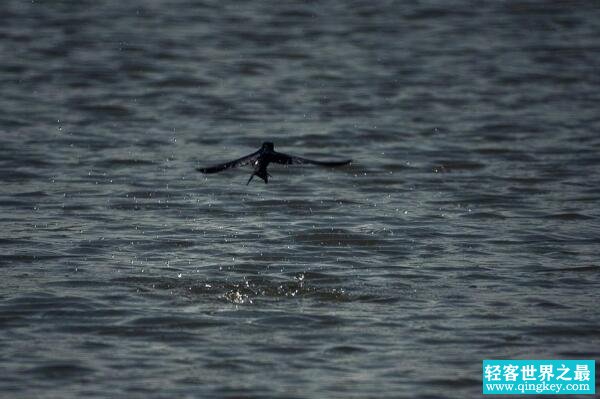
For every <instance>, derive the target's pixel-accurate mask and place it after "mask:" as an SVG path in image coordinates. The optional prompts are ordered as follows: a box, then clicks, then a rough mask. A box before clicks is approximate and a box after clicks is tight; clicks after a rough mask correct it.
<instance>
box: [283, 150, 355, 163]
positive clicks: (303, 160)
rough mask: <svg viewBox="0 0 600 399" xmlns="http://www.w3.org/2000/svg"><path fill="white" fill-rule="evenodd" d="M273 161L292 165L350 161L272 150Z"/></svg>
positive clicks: (348, 161)
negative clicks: (317, 158)
mask: <svg viewBox="0 0 600 399" xmlns="http://www.w3.org/2000/svg"><path fill="white" fill-rule="evenodd" d="M272 161H273V162H275V163H280V164H282V165H292V164H298V165H302V164H307V163H309V164H313V165H321V166H342V165H348V164H349V163H350V162H352V160H351V159H346V160H344V161H315V160H312V159H308V158H302V157H296V156H293V155H288V154H284V153H282V152H273V159H272Z"/></svg>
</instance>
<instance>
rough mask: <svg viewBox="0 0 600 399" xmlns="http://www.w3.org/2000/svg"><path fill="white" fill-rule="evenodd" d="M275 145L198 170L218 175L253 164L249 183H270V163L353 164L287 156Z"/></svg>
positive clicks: (266, 143) (348, 161) (264, 146)
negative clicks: (259, 179)
mask: <svg viewBox="0 0 600 399" xmlns="http://www.w3.org/2000/svg"><path fill="white" fill-rule="evenodd" d="M274 148H275V147H274V145H273V143H269V142H265V143H263V145H262V147H261V148H260V150H258V151H256V152H253V153H252V154H249V155H246V156H245V157H241V158H239V159H236V160H233V161H230V162H225V163H222V164H218V165H214V166H209V167H207V168H198V169H196V170H198V171H199V172H202V173H217V172H221V171H223V170H226V169H230V168H237V167H238V166H244V165H248V164H252V167H253V168H254V172H252V174H251V175H250V179H248V183H246V184H250V181H251V180H252V178H253V177H254V176H255V175H256V176H258V177H260V178H261V179H263V180H264V181H265V183H268V182H269V176H271V175H270V174H269V173H267V166H269V163H271V162H274V163H279V164H282V165H292V164H313V165H321V166H342V165H348V164H349V163H350V162H352V160H351V159H348V160H344V161H313V160H312V159H307V158H302V157H296V156H292V155H287V154H284V153H281V152H277V151H275V149H274Z"/></svg>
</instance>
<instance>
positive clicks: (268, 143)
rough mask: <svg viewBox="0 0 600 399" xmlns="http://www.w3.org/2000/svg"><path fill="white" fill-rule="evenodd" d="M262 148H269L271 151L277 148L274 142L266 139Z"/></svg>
mask: <svg viewBox="0 0 600 399" xmlns="http://www.w3.org/2000/svg"><path fill="white" fill-rule="evenodd" d="M262 148H263V150H269V151H273V149H274V148H275V146H274V145H273V143H271V142H269V141H265V142H264V143H263V144H262Z"/></svg>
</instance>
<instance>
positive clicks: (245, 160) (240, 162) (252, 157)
mask: <svg viewBox="0 0 600 399" xmlns="http://www.w3.org/2000/svg"><path fill="white" fill-rule="evenodd" d="M259 153H260V150H258V151H256V152H253V153H252V154H249V155H246V156H244V157H241V158H239V159H236V160H234V161H229V162H225V163H221V164H218V165H213V166H209V167H207V168H197V169H196V170H197V171H198V172H202V173H217V172H221V171H223V170H225V169H230V168H237V167H238V166H244V165H248V164H249V163H252V162H254V161H256V160H257V159H258V156H259Z"/></svg>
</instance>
